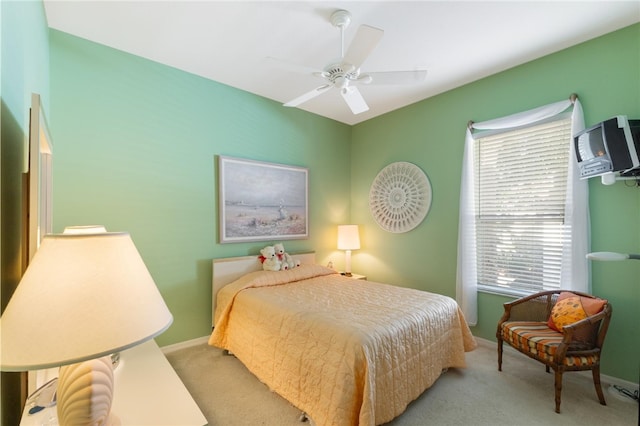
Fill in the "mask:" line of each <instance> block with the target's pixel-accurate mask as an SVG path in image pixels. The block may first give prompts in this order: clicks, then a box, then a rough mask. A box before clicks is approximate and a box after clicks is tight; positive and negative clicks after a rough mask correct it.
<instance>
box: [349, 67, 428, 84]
mask: <svg viewBox="0 0 640 426" xmlns="http://www.w3.org/2000/svg"><path fill="white" fill-rule="evenodd" d="M364 76H370V77H371V80H370V81H369V82H367V81H366V79H365V81H363V83H365V84H380V85H382V84H398V85H400V84H418V83H423V82H424V81H425V80H426V79H427V70H415V71H388V72H368V73H366V74H364ZM356 81H357V80H356Z"/></svg>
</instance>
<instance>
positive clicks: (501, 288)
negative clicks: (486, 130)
mask: <svg viewBox="0 0 640 426" xmlns="http://www.w3.org/2000/svg"><path fill="white" fill-rule="evenodd" d="M570 143H571V117H566V115H565V116H564V117H560V118H557V117H556V119H555V120H554V121H551V122H546V123H543V124H536V125H532V126H527V127H524V128H519V129H517V130H512V131H508V132H504V133H499V134H494V135H490V136H486V137H479V138H477V139H476V142H475V145H474V168H475V175H476V179H475V188H474V191H475V193H476V197H475V200H476V209H475V211H476V227H477V228H476V244H477V268H478V271H477V272H478V287H479V288H482V289H484V290H487V291H492V290H493V291H498V292H500V293H508V294H530V293H532V292H535V291H542V290H550V289H556V288H560V282H561V270H562V256H563V247H565V245H568V244H570V235H571V233H570V232H569V231H570V229H566V227H565V218H564V214H565V202H566V197H567V193H566V191H567V164H568V162H569V155H570Z"/></svg>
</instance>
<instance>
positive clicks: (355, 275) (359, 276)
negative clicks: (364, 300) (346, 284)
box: [340, 272, 367, 281]
mask: <svg viewBox="0 0 640 426" xmlns="http://www.w3.org/2000/svg"><path fill="white" fill-rule="evenodd" d="M340 274H341V275H343V276H345V277H346V275H344V272H340ZM348 278H351V279H354V280H365V281H366V279H367V276H366V275H359V274H354V273H352V274H351V276H350V277H348Z"/></svg>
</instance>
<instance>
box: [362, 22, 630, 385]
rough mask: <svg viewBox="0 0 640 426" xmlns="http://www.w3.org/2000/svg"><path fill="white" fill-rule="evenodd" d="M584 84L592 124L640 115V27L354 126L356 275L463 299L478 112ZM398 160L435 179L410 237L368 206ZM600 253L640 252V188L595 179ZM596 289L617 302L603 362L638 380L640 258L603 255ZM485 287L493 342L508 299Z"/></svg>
mask: <svg viewBox="0 0 640 426" xmlns="http://www.w3.org/2000/svg"><path fill="white" fill-rule="evenodd" d="M573 92H575V93H577V94H578V95H579V97H580V100H581V102H582V105H583V107H584V111H585V122H586V124H587V125H592V124H594V123H596V122H599V121H602V120H604V119H607V118H610V117H612V116H614V115H618V114H626V115H628V116H629V117H630V118H640V24H636V25H634V26H631V27H628V28H625V29H622V30H620V31H617V32H614V33H611V34H608V35H605V36H603V37H600V38H597V39H594V40H591V41H589V42H586V43H583V44H580V45H578V46H575V47H572V48H569V49H566V50H563V51H561V52H558V53H556V54H553V55H549V56H546V57H544V58H541V59H539V60H536V61H533V62H530V63H527V64H524V65H522V66H518V67H516V68H513V69H510V70H508V71H505V72H502V73H499V74H496V75H493V76H490V77H488V78H485V79H482V80H480V81H477V82H474V83H471V84H468V85H466V86H464V87H461V88H458V89H455V90H451V91H449V92H446V93H443V94H441V95H439V96H435V97H433V98H430V99H427V100H424V101H422V102H418V103H416V104H413V105H410V106H408V107H405V108H403V109H400V110H397V111H394V112H391V113H388V114H385V115H383V116H381V117H378V118H375V119H373V120H369V121H366V122H364V123H361V124H359V125H356V126H354V129H353V136H352V151H351V170H352V176H351V204H352V215H351V219H352V221H353V222H354V223H360V224H361V225H362V229H363V231H362V233H363V236H362V240H363V241H362V250H359V251H358V252H355V254H354V257H353V270H354V272H358V273H362V274H366V275H368V277H369V279H373V280H377V281H384V282H394V283H399V284H400V285H404V286H410V287H416V288H421V289H424V290H428V291H433V292H438V293H443V294H447V295H449V296H453V297H455V282H456V250H457V238H458V232H457V231H458V213H459V208H458V207H459V194H460V177H461V170H462V168H461V167H462V164H461V163H462V162H461V159H462V153H463V149H464V138H465V130H466V125H467V122H468V121H469V120H473V121H483V120H487V119H492V118H497V117H501V116H504V115H508V114H511V113H515V112H519V111H524V110H528V109H531V108H534V107H537V106H541V105H545V104H548V103H552V102H555V101H559V100H561V99H565V98H568V97H569V95H570V94H571V93H573ZM394 161H410V162H413V163H415V164H416V165H418V166H420V167H421V168H422V169H423V170H424V171H425V173H426V174H427V175H428V176H429V179H430V181H431V185H432V189H433V202H432V206H431V210H430V212H429V214H428V216H427V218H426V219H425V220H424V222H423V223H422V224H421V225H420V226H419V227H418V228H416V229H415V230H413V231H411V232H408V233H406V234H389V233H386V232H385V231H383V230H382V229H381V228H379V227H378V225H377V224H376V223H375V222H374V221H373V218H372V217H371V215H370V214H369V211H368V197H367V196H368V190H369V187H370V185H371V183H372V182H373V180H374V178H375V176H376V174H377V173H378V172H379V171H380V170H381V169H382V168H383V167H385V166H386V165H388V164H389V163H392V162H394ZM589 190H590V215H591V230H592V233H591V235H592V245H591V247H592V250H593V251H621V252H633V253H640V187H628V186H626V185H625V183H623V182H618V183H616V184H615V185H613V186H603V185H602V184H601V183H600V181H599V179H591V180H590V181H589ZM592 271H593V287H592V291H593V293H594V294H596V295H598V296H601V297H604V298H607V299H609V300H610V301H611V303H612V306H613V312H614V313H613V319H612V324H611V327H610V329H609V333H608V335H607V341H606V344H605V352H604V357H603V362H602V371H603V373H604V374H607V375H611V376H614V377H619V378H623V379H625V380H629V381H633V382H637V380H638V363H637V362H630V360H631V359H634V360H635V359H637V354H638V353H639V352H640V329H638V327H637V324H638V318H639V317H638V310H639V309H640V262H633V261H627V262H613V263H605V262H596V263H593V265H592ZM508 300H510V299H509V298H505V297H500V296H496V295H491V294H484V293H482V294H480V296H479V313H478V315H479V318H478V324H477V326H475V327H473V328H472V331H473V333H474V334H475V335H477V336H479V337H483V338H486V339H490V340H495V331H496V324H497V321H498V319H499V318H500V316H501V315H502V312H503V308H502V303H503V302H505V301H508Z"/></svg>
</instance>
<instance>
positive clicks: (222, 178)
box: [218, 156, 309, 244]
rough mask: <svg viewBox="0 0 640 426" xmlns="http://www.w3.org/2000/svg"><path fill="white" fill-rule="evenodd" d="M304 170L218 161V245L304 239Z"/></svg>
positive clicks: (234, 160) (306, 233) (228, 159)
mask: <svg viewBox="0 0 640 426" xmlns="http://www.w3.org/2000/svg"><path fill="white" fill-rule="evenodd" d="M308 180H309V170H308V169H307V168H305V167H298V166H289V165H284V164H277V163H266V162H261V161H254V160H246V159H241V158H233V157H227V156H218V195H219V197H218V198H219V199H218V226H219V234H218V235H219V242H220V243H222V244H223V243H240V242H254V241H280V240H294V239H306V238H309V198H308V186H309V182H308Z"/></svg>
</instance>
